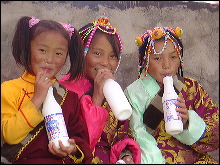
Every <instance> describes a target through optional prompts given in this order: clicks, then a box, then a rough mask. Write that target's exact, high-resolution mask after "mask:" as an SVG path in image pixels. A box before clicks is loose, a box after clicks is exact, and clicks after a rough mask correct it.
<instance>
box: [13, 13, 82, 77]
mask: <svg viewBox="0 0 220 165" xmlns="http://www.w3.org/2000/svg"><path fill="white" fill-rule="evenodd" d="M30 19H31V17H27V16H25V17H22V18H21V19H20V20H19V21H18V23H17V27H16V31H15V35H14V38H13V41H12V54H13V56H14V59H15V61H16V63H17V64H18V65H21V66H23V67H24V68H25V70H27V72H31V67H30V66H31V60H30V59H31V54H30V42H31V40H33V39H34V38H35V37H36V36H37V35H39V34H40V33H42V32H45V31H57V32H59V33H60V34H61V35H62V36H63V37H64V38H65V39H66V40H67V41H68V54H69V57H70V58H69V59H70V69H69V71H68V73H70V78H69V79H70V80H73V79H74V78H78V77H79V76H80V75H82V72H83V65H84V62H83V61H84V60H83V58H84V56H83V51H84V48H83V45H82V43H81V39H80V35H79V33H78V31H77V30H76V29H75V28H74V33H73V34H72V36H71V38H70V36H69V33H68V32H67V31H66V30H65V28H64V27H63V26H62V25H61V24H60V23H59V22H56V21H52V20H40V21H39V22H38V23H37V24H35V25H34V26H32V27H31V28H30V27H29V21H30Z"/></svg>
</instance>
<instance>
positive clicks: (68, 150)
mask: <svg viewBox="0 0 220 165" xmlns="http://www.w3.org/2000/svg"><path fill="white" fill-rule="evenodd" d="M68 142H69V143H70V146H69V147H65V146H64V145H63V144H62V142H61V141H60V140H59V145H60V149H58V148H57V147H56V146H55V144H54V143H53V144H52V145H50V144H48V149H49V151H50V153H51V154H53V155H56V156H58V157H66V156H68V155H75V153H76V151H77V148H76V143H75V140H74V139H68Z"/></svg>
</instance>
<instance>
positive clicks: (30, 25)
mask: <svg viewBox="0 0 220 165" xmlns="http://www.w3.org/2000/svg"><path fill="white" fill-rule="evenodd" d="M38 22H40V20H39V19H36V18H35V17H33V16H32V17H31V19H30V20H29V28H32V27H33V26H34V25H36V24H37V23H38Z"/></svg>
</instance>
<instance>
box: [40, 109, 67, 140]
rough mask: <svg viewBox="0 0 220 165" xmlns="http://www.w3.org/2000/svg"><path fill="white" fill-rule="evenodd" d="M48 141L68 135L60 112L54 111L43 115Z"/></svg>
mask: <svg viewBox="0 0 220 165" xmlns="http://www.w3.org/2000/svg"><path fill="white" fill-rule="evenodd" d="M44 121H45V126H46V129H47V135H48V139H49V141H51V140H54V139H60V138H63V137H68V134H67V131H66V125H65V121H64V118H63V115H62V113H55V114H51V115H47V116H45V117H44Z"/></svg>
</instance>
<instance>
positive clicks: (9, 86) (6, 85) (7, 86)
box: [1, 78, 22, 92]
mask: <svg viewBox="0 0 220 165" xmlns="http://www.w3.org/2000/svg"><path fill="white" fill-rule="evenodd" d="M21 85H22V84H21V79H20V78H17V79H13V80H8V81H4V82H3V83H2V84H1V91H7V92H8V91H14V89H15V88H16V87H18V86H21Z"/></svg>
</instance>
